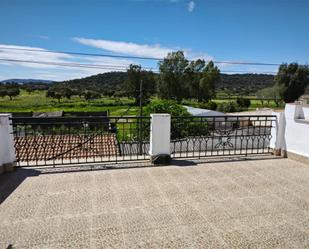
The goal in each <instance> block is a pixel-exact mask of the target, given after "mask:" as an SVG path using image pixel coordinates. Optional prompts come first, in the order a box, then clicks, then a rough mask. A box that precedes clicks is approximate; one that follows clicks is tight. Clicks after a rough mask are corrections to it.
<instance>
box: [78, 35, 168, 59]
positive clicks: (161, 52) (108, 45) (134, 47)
mask: <svg viewBox="0 0 309 249" xmlns="http://www.w3.org/2000/svg"><path fill="white" fill-rule="evenodd" d="M73 40H74V41H76V42H78V43H80V44H83V45H87V46H91V47H95V48H99V49H103V50H105V51H110V52H114V53H121V54H126V55H133V56H144V57H156V58H162V57H164V56H165V55H166V54H167V53H169V52H171V51H173V49H170V48H165V47H162V46H160V45H159V44H156V45H148V44H137V43H133V42H124V41H111V40H98V39H87V38H80V37H75V38H73Z"/></svg>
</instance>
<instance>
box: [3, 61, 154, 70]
mask: <svg viewBox="0 0 309 249" xmlns="http://www.w3.org/2000/svg"><path fill="white" fill-rule="evenodd" d="M0 61H6V62H19V63H29V64H42V65H52V66H65V67H80V68H95V69H119V70H127V69H128V66H125V65H119V66H118V65H106V64H105V65H104V64H87V63H66V62H50V61H34V60H19V59H6V58H0ZM144 68H145V69H151V68H146V67H144Z"/></svg>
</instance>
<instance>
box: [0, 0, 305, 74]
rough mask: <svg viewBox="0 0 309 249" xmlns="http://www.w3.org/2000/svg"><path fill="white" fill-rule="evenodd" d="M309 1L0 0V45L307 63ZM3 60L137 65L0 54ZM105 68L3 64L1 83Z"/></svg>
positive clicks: (256, 69)
mask: <svg viewBox="0 0 309 249" xmlns="http://www.w3.org/2000/svg"><path fill="white" fill-rule="evenodd" d="M308 13H309V1H308V0H307V1H306V0H293V1H292V0H290V1H287V0H268V1H267V0H255V1H254V0H149V1H147V0H114V1H112V0H111V1H104V0H87V1H81V0H66V1H61V0H50V1H49V0H44V1H42V0H0V47H7V48H15V47H17V48H24V47H27V48H35V49H43V50H44V49H49V50H65V51H78V52H86V53H108V54H121V55H133V56H147V57H148V56H150V57H162V56H164V55H165V54H166V53H167V52H169V51H174V50H178V49H182V50H184V51H185V53H186V56H187V57H188V58H189V59H195V58H205V59H214V60H218V61H220V60H224V61H244V62H245V61H257V62H268V63H281V62H293V61H296V62H299V63H307V62H308V60H309V59H308V58H309V48H308V46H309V29H308V27H309V15H308ZM0 58H9V59H12V58H13V59H14V58H17V59H26V60H40V61H48V62H72V61H74V62H79V63H88V64H103V65H115V66H117V65H121V66H124V67H125V66H127V65H128V64H130V63H138V64H142V65H143V66H145V67H151V68H154V69H155V68H156V63H155V62H151V61H137V60H132V59H121V60H120V59H112V58H94V57H78V56H69V55H60V54H50V53H38V52H25V51H14V50H5V49H0ZM220 68H221V70H222V71H237V70H239V71H249V72H273V71H276V70H277V67H274V66H270V67H269V66H268V67H257V66H231V65H226V64H223V65H220ZM104 71H108V70H102V69H100V70H99V69H93V68H91V69H86V68H64V67H59V66H51V65H38V64H26V63H12V62H11V63H8V62H0V80H1V79H6V78H44V79H52V80H62V79H71V78H79V77H84V76H87V75H92V74H96V73H100V72H104Z"/></svg>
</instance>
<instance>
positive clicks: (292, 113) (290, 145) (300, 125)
mask: <svg viewBox="0 0 309 249" xmlns="http://www.w3.org/2000/svg"><path fill="white" fill-rule="evenodd" d="M274 114H275V115H277V127H276V129H273V130H272V136H273V137H272V141H271V146H272V147H273V148H275V149H281V150H284V151H287V152H292V153H295V154H298V155H301V156H305V157H309V107H306V106H301V105H299V104H286V106H285V110H284V112H283V113H274Z"/></svg>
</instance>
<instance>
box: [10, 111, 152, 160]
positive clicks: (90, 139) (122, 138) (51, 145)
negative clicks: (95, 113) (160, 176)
mask: <svg viewBox="0 0 309 249" xmlns="http://www.w3.org/2000/svg"><path fill="white" fill-rule="evenodd" d="M11 120H12V125H13V133H14V139H15V150H16V158H17V163H18V165H21V166H38V165H40V166H41V165H57V164H63V165H64V164H80V163H96V162H106V161H115V162H117V161H125V160H139V159H147V158H148V150H149V127H150V117H106V116H103V117H70V118H68V117H61V118H30V117H28V118H27V117H18V118H11ZM140 131H143V132H140Z"/></svg>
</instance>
